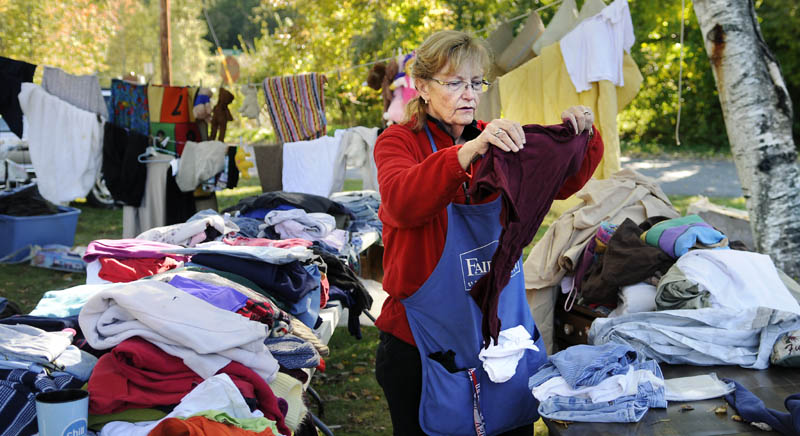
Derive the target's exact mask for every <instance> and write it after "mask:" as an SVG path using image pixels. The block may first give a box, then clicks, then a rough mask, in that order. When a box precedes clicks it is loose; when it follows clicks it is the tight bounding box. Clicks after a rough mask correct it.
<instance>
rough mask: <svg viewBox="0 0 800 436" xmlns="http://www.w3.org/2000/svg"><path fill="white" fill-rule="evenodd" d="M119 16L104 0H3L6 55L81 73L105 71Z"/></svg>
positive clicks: (2, 49)
mask: <svg viewBox="0 0 800 436" xmlns="http://www.w3.org/2000/svg"><path fill="white" fill-rule="evenodd" d="M115 24H116V17H115V14H114V12H113V10H112V7H111V6H110V4H109V2H105V1H99V0H64V1H40V0H10V1H9V0H0V56H6V57H11V58H14V59H19V60H23V61H26V62H30V63H33V64H45V65H50V66H54V67H59V68H62V69H64V70H67V71H69V72H72V73H75V74H88V73H93V72H99V71H104V70H106V68H107V65H106V63H105V60H104V54H105V50H106V47H107V46H108V44H109V41H110V39H111V37H112V36H113V34H114V31H115Z"/></svg>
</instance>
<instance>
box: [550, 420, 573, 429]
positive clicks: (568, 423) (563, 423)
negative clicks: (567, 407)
mask: <svg viewBox="0 0 800 436" xmlns="http://www.w3.org/2000/svg"><path fill="white" fill-rule="evenodd" d="M552 421H553V422H555V423H556V424H561V425H563V426H564V428H569V425H570V424H572V423H571V422H570V421H561V420H560V419H553V420H552Z"/></svg>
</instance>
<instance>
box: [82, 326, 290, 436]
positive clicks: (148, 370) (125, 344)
mask: <svg viewBox="0 0 800 436" xmlns="http://www.w3.org/2000/svg"><path fill="white" fill-rule="evenodd" d="M221 373H225V374H228V376H230V378H231V380H233V383H234V384H235V385H236V387H237V388H239V391H240V392H241V393H242V396H244V397H245V398H256V399H257V401H258V407H259V409H260V410H261V411H262V412H263V413H264V416H265V417H267V418H268V419H271V420H273V421H275V422H276V423H277V426H278V430H280V431H281V433H284V434H290V430H289V428H288V427H286V423H285V422H284V416H283V414H282V413H281V412H280V409H279V408H278V398H277V397H276V396H275V394H274V393H273V392H272V389H271V388H270V387H269V385H268V384H267V382H266V381H264V379H262V378H261V377H260V376H259V375H258V374H256V373H255V372H254V371H253V370H252V369H250V368H247V367H246V366H244V365H242V364H241V363H239V362H231V363H229V364H228V365H226V366H225V367H224V368H222V369H221V370H219V371H218V374H221ZM202 382H203V378H202V377H200V376H199V375H197V374H196V373H195V372H194V371H192V370H191V369H189V367H187V366H186V365H185V364H184V363H183V360H181V359H180V358H179V357H175V356H172V355H169V354H167V353H166V352H164V351H162V350H161V349H160V348H158V347H156V346H155V345H153V344H151V343H150V342H147V341H146V340H144V339H142V338H139V337H133V338H130V339H127V340H125V341H122V342H120V343H119V344H118V345H117V346H116V347H114V349H113V350H111V352H110V353H107V354H104V355H103V356H102V357H100V359H99V360H98V361H97V364H96V365H95V367H94V370H93V371H92V375H91V377H90V378H89V389H88V390H89V413H91V414H93V415H105V414H109V413H117V412H122V411H124V410H128V409H143V408H151V407H153V406H167V405H174V404H178V403H179V402H180V401H181V399H182V398H183V397H184V396H186V394H188V393H189V392H190V391H191V390H192V389H193V388H194V387H195V386H197V385H198V384H200V383H202Z"/></svg>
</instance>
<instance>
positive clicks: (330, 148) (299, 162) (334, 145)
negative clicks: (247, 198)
mask: <svg viewBox="0 0 800 436" xmlns="http://www.w3.org/2000/svg"><path fill="white" fill-rule="evenodd" d="M343 133H344V131H342V130H337V131H336V133H335V136H323V137H321V138H317V139H313V140H310V141H297V142H287V143H286V144H283V181H282V183H283V189H284V190H285V191H288V192H302V193H304V194H314V195H319V196H322V197H327V196H329V195H331V194H332V193H333V188H334V179H335V176H336V174H335V173H336V170H335V168H334V163H335V162H336V158H337V156H338V155H339V149H340V147H341V140H342V136H343Z"/></svg>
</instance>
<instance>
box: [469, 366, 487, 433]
mask: <svg viewBox="0 0 800 436" xmlns="http://www.w3.org/2000/svg"><path fill="white" fill-rule="evenodd" d="M467 376H468V377H469V381H470V383H469V385H470V386H472V420H473V424H474V426H475V436H486V424H484V422H483V412H481V399H480V394H481V382H480V381H478V375H477V374H476V373H475V368H468V369H467Z"/></svg>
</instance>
